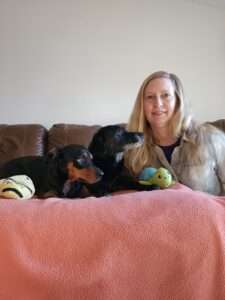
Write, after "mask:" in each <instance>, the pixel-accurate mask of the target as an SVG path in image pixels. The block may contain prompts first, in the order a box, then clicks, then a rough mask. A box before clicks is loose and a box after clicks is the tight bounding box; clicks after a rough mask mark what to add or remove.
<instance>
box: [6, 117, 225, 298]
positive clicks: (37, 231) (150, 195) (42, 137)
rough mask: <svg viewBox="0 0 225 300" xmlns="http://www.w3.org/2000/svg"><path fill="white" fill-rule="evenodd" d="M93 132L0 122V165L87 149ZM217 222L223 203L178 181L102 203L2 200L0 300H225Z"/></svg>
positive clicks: (224, 239) (224, 248)
mask: <svg viewBox="0 0 225 300" xmlns="http://www.w3.org/2000/svg"><path fill="white" fill-rule="evenodd" d="M219 124H220V126H222V125H223V124H224V122H223V121H222V122H219ZM221 124H222V125H221ZM217 125H218V124H217ZM98 128H99V126H79V125H72V124H71V125H69V124H57V125H54V126H53V127H52V128H50V129H49V130H47V129H46V128H44V127H43V126H41V125H34V124H33V125H31V124H30V125H9V126H8V125H0V164H1V163H3V162H5V161H7V160H9V159H11V158H13V157H17V156H21V155H34V154H37V155H41V154H43V153H45V152H47V151H48V150H50V149H51V148H52V147H54V146H56V145H65V144H69V143H81V144H84V145H88V143H89V141H90V139H91V137H92V135H93V133H94V132H95V131H96V130H97V129H98ZM224 220H225V197H215V196H211V195H208V194H205V193H201V192H194V191H192V190H190V189H189V188H187V187H185V186H183V185H180V184H177V185H175V186H173V187H172V188H170V189H167V190H157V191H152V192H133V193H129V194H128V193H127V194H122V195H114V196H108V197H101V198H94V197H88V198H86V199H77V200H72V199H64V200H62V199H59V198H48V199H46V200H40V199H36V198H34V199H31V200H24V201H19V200H4V199H0V242H1V243H0V299H2V300H14V299H16V300H51V299H52V300H89V299H90V300H118V299H120V300H139V299H140V300H165V299H173V300H180V299H182V300H190V299H192V300H199V299H204V300H215V299H216V300H224V299H225V284H224V280H225V267H224V266H225V221H224Z"/></svg>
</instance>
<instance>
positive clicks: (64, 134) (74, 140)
mask: <svg viewBox="0 0 225 300" xmlns="http://www.w3.org/2000/svg"><path fill="white" fill-rule="evenodd" d="M100 127H101V126H100V125H92V126H88V125H77V124H54V125H53V126H52V127H51V128H50V130H49V138H48V150H51V149H52V148H54V147H57V146H65V145H68V144H81V145H84V146H86V147H87V146H88V145H89V143H90V141H91V139H92V137H93V135H94V134H95V132H96V131H97V130H98V129H99V128H100Z"/></svg>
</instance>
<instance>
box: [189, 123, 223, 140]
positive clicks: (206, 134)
mask: <svg viewBox="0 0 225 300" xmlns="http://www.w3.org/2000/svg"><path fill="white" fill-rule="evenodd" d="M186 135H187V137H188V138H189V139H190V140H191V141H192V142H194V143H202V142H204V143H207V142H213V141H214V142H216V141H217V140H218V141H221V140H222V141H223V140H224V142H225V131H223V130H222V129H221V128H218V127H216V126H215V125H213V124H211V123H210V122H204V123H197V122H196V121H195V122H192V124H191V126H190V127H189V128H188V129H187V131H186Z"/></svg>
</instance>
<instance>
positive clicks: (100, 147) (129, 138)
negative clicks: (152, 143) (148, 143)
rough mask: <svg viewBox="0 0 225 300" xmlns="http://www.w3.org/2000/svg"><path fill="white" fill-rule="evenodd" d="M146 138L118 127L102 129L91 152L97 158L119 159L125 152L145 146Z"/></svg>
mask: <svg viewBox="0 0 225 300" xmlns="http://www.w3.org/2000/svg"><path fill="white" fill-rule="evenodd" d="M143 141H144V136H143V134H142V133H140V132H128V131H126V130H125V128H123V127H121V126H118V125H108V126H104V127H102V128H100V129H99V130H98V131H97V132H96V134H95V135H94V137H93V139H92V141H91V143H90V145H89V151H90V152H91V153H92V154H93V155H94V158H95V156H101V157H103V156H105V157H106V156H109V157H110V156H114V157H116V156H117V158H118V159H119V157H121V159H122V155H123V153H124V151H126V150H129V149H132V148H134V147H138V146H140V145H142V144H143Z"/></svg>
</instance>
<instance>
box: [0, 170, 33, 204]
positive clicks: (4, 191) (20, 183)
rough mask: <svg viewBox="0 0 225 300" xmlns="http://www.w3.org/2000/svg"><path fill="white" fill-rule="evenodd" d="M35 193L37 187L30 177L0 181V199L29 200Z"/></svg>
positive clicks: (23, 176) (17, 176) (20, 176)
mask: <svg viewBox="0 0 225 300" xmlns="http://www.w3.org/2000/svg"><path fill="white" fill-rule="evenodd" d="M34 193H35V187H34V184H33V181H32V180H31V178H30V177H28V176H26V175H16V176H11V177H8V178H4V179H1V180H0V197H1V198H7V199H20V200H24V199H29V198H31V197H32V196H33V195H34Z"/></svg>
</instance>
